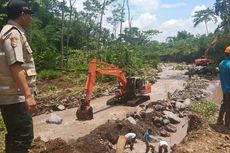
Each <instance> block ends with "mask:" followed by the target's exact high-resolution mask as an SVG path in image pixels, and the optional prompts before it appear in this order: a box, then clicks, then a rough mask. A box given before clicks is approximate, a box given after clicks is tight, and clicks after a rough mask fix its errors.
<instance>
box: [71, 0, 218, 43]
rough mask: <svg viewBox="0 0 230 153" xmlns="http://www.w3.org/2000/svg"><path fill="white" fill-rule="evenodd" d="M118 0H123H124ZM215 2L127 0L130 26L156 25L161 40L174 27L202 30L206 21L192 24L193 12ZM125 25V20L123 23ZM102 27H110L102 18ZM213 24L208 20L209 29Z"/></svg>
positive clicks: (79, 3) (172, 32) (79, 0)
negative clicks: (130, 20) (195, 25)
mask: <svg viewBox="0 0 230 153" xmlns="http://www.w3.org/2000/svg"><path fill="white" fill-rule="evenodd" d="M84 1H85V0H77V1H76V4H75V7H76V8H77V10H82V8H83V5H82V4H83V2H84ZM101 1H102V0H101ZM118 1H120V2H121V3H122V1H123V0H118ZM215 2H216V0H129V3H130V12H131V16H132V26H135V27H138V28H139V29H140V30H148V29H156V30H159V31H161V32H163V33H162V34H159V35H158V36H156V37H155V39H156V40H158V41H161V42H162V41H165V39H166V38H167V37H169V36H176V34H177V31H182V30H186V31H188V32H190V33H192V34H204V33H206V30H205V25H204V24H200V25H199V26H197V27H196V28H194V27H193V22H192V20H193V18H192V16H193V14H194V12H195V11H197V10H201V9H205V8H208V7H209V8H213V7H214V3H215ZM110 11H111V8H107V12H106V13H105V18H106V16H110V15H111V13H110ZM126 14H127V13H126ZM127 26H128V23H127V21H126V22H125V23H124V27H127ZM103 27H107V28H110V25H109V24H108V23H106V22H104V23H103ZM216 27H217V25H215V24H214V23H213V22H209V23H208V29H209V32H213V31H214V30H215V28H216Z"/></svg>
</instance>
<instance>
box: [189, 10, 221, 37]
mask: <svg viewBox="0 0 230 153" xmlns="http://www.w3.org/2000/svg"><path fill="white" fill-rule="evenodd" d="M193 18H194V19H193V23H194V27H196V26H197V25H199V24H200V23H202V22H204V23H205V28H206V31H207V35H208V34H209V31H208V26H207V23H208V22H209V21H214V22H215V23H217V17H216V15H215V12H214V11H213V10H212V9H210V8H207V9H205V10H200V11H196V12H195V15H194V16H193Z"/></svg>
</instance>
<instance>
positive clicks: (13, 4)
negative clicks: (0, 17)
mask: <svg viewBox="0 0 230 153" xmlns="http://www.w3.org/2000/svg"><path fill="white" fill-rule="evenodd" d="M22 12H25V13H29V14H33V11H32V10H31V9H30V7H29V5H28V4H27V3H26V2H24V1H23V0H11V1H10V2H9V3H8V5H7V13H8V16H9V17H10V18H12V17H13V18H14V17H18V16H19V15H20V14H21V13H22Z"/></svg>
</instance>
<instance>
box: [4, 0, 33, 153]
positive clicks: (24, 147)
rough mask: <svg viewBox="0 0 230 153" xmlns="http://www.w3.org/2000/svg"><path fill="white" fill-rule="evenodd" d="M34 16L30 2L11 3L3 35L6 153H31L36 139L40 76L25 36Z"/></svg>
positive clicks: (14, 0)
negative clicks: (35, 118) (34, 122)
mask: <svg viewBox="0 0 230 153" xmlns="http://www.w3.org/2000/svg"><path fill="white" fill-rule="evenodd" d="M31 14H32V11H31V9H30V8H29V6H28V4H27V3H26V2H24V1H23V0H11V1H10V2H9V3H8V5H7V15H8V23H7V24H6V25H5V26H4V27H3V29H2V30H1V33H0V76H1V79H0V99H1V101H0V108H1V114H2V117H3V120H4V123H5V126H6V129H7V134H6V135H5V153H27V152H28V149H29V148H30V146H31V143H32V140H33V138H34V134H33V123H32V115H33V114H34V113H36V111H37V105H36V101H35V99H34V93H35V89H36V85H35V76H36V72H35V65H34V59H33V57H32V50H31V48H30V46H29V43H28V41H27V39H26V36H25V28H26V27H28V26H29V24H30V23H31V21H32V18H31Z"/></svg>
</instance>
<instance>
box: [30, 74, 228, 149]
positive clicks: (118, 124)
mask: <svg viewBox="0 0 230 153" xmlns="http://www.w3.org/2000/svg"><path fill="white" fill-rule="evenodd" d="M167 77H175V76H173V75H169V74H167V73H166V76H161V78H163V79H165V78H167ZM175 79H177V80H180V79H184V78H178V77H176V78H175ZM165 80H166V82H165V85H163V86H165V87H166V88H162V86H161V87H159V89H160V88H162V89H160V90H165V92H166V93H168V92H169V93H168V94H166V96H165V99H164V100H162V101H161V103H163V105H161V106H162V107H161V109H160V110H159V109H158V108H159V107H156V103H157V101H156V100H155V99H154V98H155V97H154V98H153V99H152V101H150V102H148V103H147V104H146V105H143V106H141V107H142V108H144V110H145V112H144V113H143V114H142V115H136V114H135V113H129V114H127V117H132V118H133V119H135V121H136V124H133V123H131V122H130V121H129V120H127V119H110V120H108V121H107V122H106V123H105V124H102V125H100V126H99V127H97V128H95V129H94V130H93V131H91V132H90V133H89V134H87V135H85V136H82V137H80V138H77V139H71V140H68V141H64V140H63V139H61V138H56V139H52V140H49V141H46V142H45V141H43V140H41V138H39V137H37V138H36V139H35V141H34V143H33V146H32V149H31V152H33V153H64V152H68V153H114V152H115V148H116V142H117V139H118V136H119V135H124V134H126V133H127V132H128V131H132V132H135V133H136V134H137V139H138V140H143V134H144V132H145V130H146V129H147V128H151V129H152V130H153V134H154V136H157V135H161V134H162V131H164V132H163V133H164V134H165V133H166V137H167V133H168V134H169V135H168V136H170V132H167V131H166V130H165V126H164V125H162V124H159V122H156V120H155V118H154V117H155V116H159V117H160V116H161V115H162V112H163V111H164V110H171V111H173V112H175V113H176V114H180V115H182V116H181V117H182V118H183V117H188V118H190V122H189V134H188V136H187V137H186V138H185V139H184V141H183V143H181V144H179V145H175V146H174V147H173V148H172V151H173V152H175V153H197V152H199V153H208V152H211V153H222V152H223V153H227V152H229V149H230V145H229V141H230V137H229V135H228V134H229V132H228V130H227V129H225V128H224V127H218V126H216V125H215V124H213V123H214V120H213V121H211V123H210V125H208V126H207V127H205V128H202V129H199V125H200V122H201V121H200V117H199V116H197V115H196V114H191V113H189V112H188V111H185V110H182V111H179V110H178V109H177V108H176V104H175V103H176V102H175V99H178V97H177V96H178V95H179V96H180V98H181V100H180V101H185V99H187V98H189V99H191V100H192V101H194V102H199V101H205V99H206V96H207V95H205V93H203V92H202V91H201V90H202V89H205V88H207V81H204V82H203V81H202V80H199V81H197V80H193V81H195V82H196V83H197V84H196V85H195V82H189V84H190V86H189V87H188V86H185V89H184V90H183V91H182V90H178V91H171V92H170V89H169V91H167V90H166V89H167V86H168V85H169V82H167V79H165ZM183 81H184V80H183ZM40 85H41V87H42V88H45V89H46V91H47V89H49V90H50V91H47V92H45V93H42V92H40V96H39V97H38V101H39V114H44V113H50V112H53V111H56V109H57V106H58V105H57V102H58V104H62V105H64V106H65V107H66V108H73V107H76V106H78V102H79V98H80V96H81V90H79V89H78V90H75V89H74V88H75V85H76V84H75V83H73V82H72V80H71V79H70V80H69V79H67V78H60V79H58V80H52V81H48V82H45V83H42V84H40ZM47 85H48V86H47ZM54 85H55V86H54ZM194 85H195V86H194ZM62 86H63V87H64V88H63V89H61V87H62ZM106 86H108V85H105V86H102V85H100V87H97V88H96V89H95V91H96V92H95V93H94V96H95V97H99V96H101V95H103V94H101V93H104V91H105V89H106ZM175 86H179V85H178V84H175ZM48 87H49V88H48ZM42 88H41V89H40V90H42ZM54 88H55V89H58V90H55V91H54ZM201 95H203V96H201ZM175 97H176V98H175ZM158 102H159V101H158ZM147 110H148V111H147ZM149 110H151V111H149ZM197 129H199V130H198V131H196V130H197Z"/></svg>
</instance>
